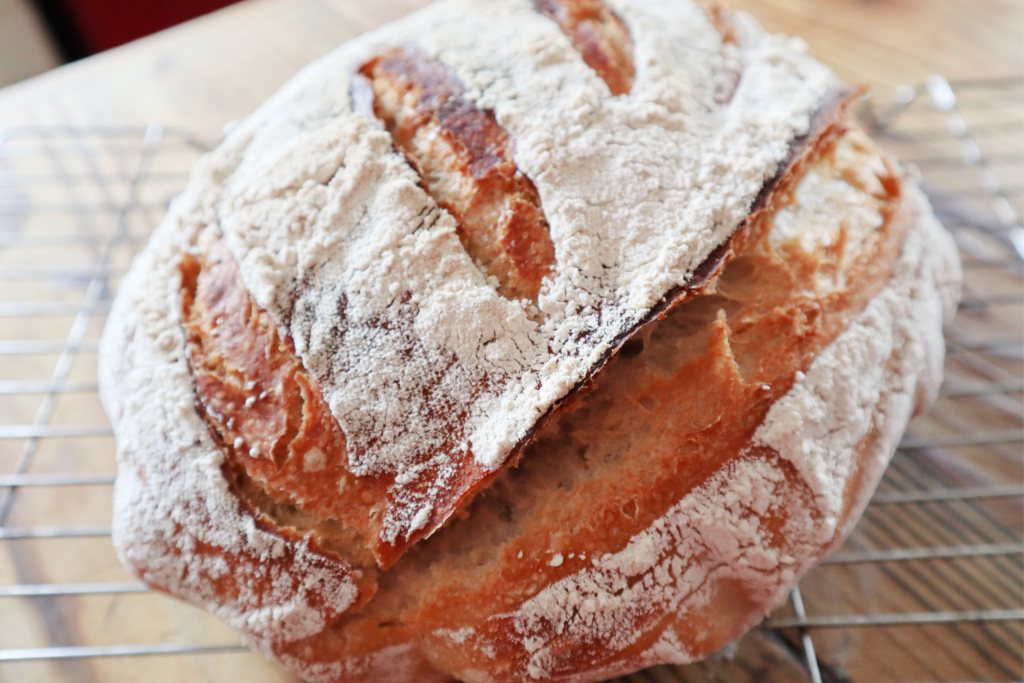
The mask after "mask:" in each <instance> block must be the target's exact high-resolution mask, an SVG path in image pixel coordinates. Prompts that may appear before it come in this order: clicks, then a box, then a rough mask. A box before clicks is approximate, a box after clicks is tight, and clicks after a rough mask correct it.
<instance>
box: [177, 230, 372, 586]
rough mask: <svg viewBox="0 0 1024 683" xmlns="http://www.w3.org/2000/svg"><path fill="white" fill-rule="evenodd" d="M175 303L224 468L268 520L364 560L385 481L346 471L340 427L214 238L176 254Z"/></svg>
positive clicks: (286, 341) (355, 559)
mask: <svg viewBox="0 0 1024 683" xmlns="http://www.w3.org/2000/svg"><path fill="white" fill-rule="evenodd" d="M182 285H183V286H182V293H181V310H182V321H183V322H184V327H185V332H186V337H187V341H188V362H189V368H190V369H191V371H192V378H193V381H194V383H195V386H196V395H197V396H198V398H199V406H198V407H199V409H200V414H201V415H202V416H203V417H204V419H205V420H206V422H207V424H208V425H209V426H210V431H211V432H212V433H213V434H214V435H215V437H216V438H217V439H218V441H220V442H221V443H222V444H223V446H224V449H225V452H226V456H227V457H226V458H225V469H226V472H225V474H226V476H227V478H228V480H229V481H231V482H232V483H233V485H234V488H235V489H236V492H237V493H238V494H239V495H240V496H241V497H242V498H243V500H245V501H246V502H247V503H248V505H249V506H250V507H251V508H253V509H255V510H257V511H259V512H260V513H261V514H262V515H264V516H266V517H267V518H269V520H271V521H274V522H276V523H277V524H276V525H277V526H278V527H289V528H293V529H300V530H308V531H315V532H316V535H317V536H318V537H319V539H320V540H321V542H322V543H323V544H324V545H325V547H328V548H330V549H333V550H334V551H336V552H337V553H338V554H339V555H341V556H342V557H343V558H345V560H346V561H347V562H350V563H352V564H355V565H356V566H362V567H366V566H373V564H374V557H373V555H372V554H371V552H370V549H369V547H368V540H369V539H373V538H375V537H376V536H377V534H378V533H379V518H380V506H379V505H377V504H376V501H378V500H380V499H381V498H382V497H383V495H384V491H385V486H386V484H385V482H382V481H379V480H376V479H374V478H370V477H356V476H354V475H353V474H352V473H351V472H349V470H348V460H347V458H346V455H345V454H346V440H345V435H344V433H343V432H342V430H341V427H340V426H339V425H338V423H337V421H336V420H335V419H334V416H333V415H331V412H330V409H329V408H328V406H327V404H326V402H325V401H324V399H323V397H322V396H321V394H320V389H319V387H318V386H317V384H316V381H315V380H314V379H313V378H312V377H310V376H309V373H308V372H307V371H306V370H305V368H304V367H303V366H302V362H301V361H300V360H299V358H298V356H297V355H296V354H295V347H294V345H293V343H292V341H291V339H290V338H289V337H288V336H287V335H286V334H282V333H281V332H280V331H279V330H278V329H277V325H276V323H275V322H274V321H273V319H272V318H271V317H270V316H269V315H268V314H267V313H266V312H265V311H263V310H261V309H260V308H259V307H258V306H256V304H255V303H254V302H253V301H252V300H251V297H250V295H249V292H248V291H247V290H246V289H245V286H244V285H242V283H241V278H240V276H239V272H238V264H237V263H235V260H234V258H233V257H232V256H231V254H230V252H228V250H227V248H226V247H225V246H224V245H223V244H222V243H220V242H214V243H213V244H211V245H209V246H208V248H207V249H206V251H205V253H204V255H203V257H202V258H197V257H195V256H192V255H190V254H185V255H184V257H183V260H182Z"/></svg>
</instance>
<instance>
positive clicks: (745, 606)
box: [273, 107, 916, 681]
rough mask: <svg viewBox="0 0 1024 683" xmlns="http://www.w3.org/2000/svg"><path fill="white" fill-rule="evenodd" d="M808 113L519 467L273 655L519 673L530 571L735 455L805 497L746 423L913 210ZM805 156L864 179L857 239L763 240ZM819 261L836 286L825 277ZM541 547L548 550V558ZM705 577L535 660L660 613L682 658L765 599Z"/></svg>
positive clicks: (725, 635)
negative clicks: (864, 212) (738, 215)
mask: <svg viewBox="0 0 1024 683" xmlns="http://www.w3.org/2000/svg"><path fill="white" fill-rule="evenodd" d="M818 123H819V125H818V128H817V129H816V133H815V135H814V136H813V137H812V139H809V140H805V141H804V142H803V143H802V144H798V145H796V146H795V148H794V154H793V158H792V160H791V162H790V164H789V166H788V167H787V170H786V172H785V173H783V174H780V176H779V177H777V178H776V179H774V180H773V181H772V182H771V183H770V184H769V185H768V186H767V187H766V192H765V194H764V195H763V197H762V198H761V200H760V201H759V202H758V205H757V208H756V209H755V211H754V213H752V215H751V218H750V219H749V221H748V222H747V223H746V224H745V225H744V227H743V228H742V230H741V231H740V232H739V233H738V234H737V235H735V236H734V237H733V239H732V240H731V241H730V243H729V244H728V246H727V247H726V248H725V249H724V250H723V252H722V253H720V254H719V255H718V257H717V258H714V259H709V272H708V273H707V274H706V277H707V278H708V285H709V287H708V288H707V289H702V290H700V291H695V292H692V293H691V294H690V296H685V297H681V298H680V299H679V302H681V303H678V305H676V306H675V307H674V308H672V309H671V310H665V311H663V312H662V313H661V316H660V319H659V320H658V321H656V322H654V323H652V324H650V325H648V326H647V327H645V328H644V329H643V330H642V332H641V333H640V334H639V335H637V336H636V337H634V338H632V339H631V340H629V341H628V342H626V343H625V344H624V345H623V346H622V347H621V348H620V351H619V353H618V354H617V356H616V357H615V359H614V361H613V362H612V363H611V364H610V365H609V367H608V368H606V370H605V371H604V372H603V373H602V374H601V375H599V376H598V378H597V380H596V381H595V382H594V383H593V384H592V385H591V386H590V387H588V389H589V391H588V392H587V393H585V394H584V393H581V394H578V395H577V396H576V398H575V399H574V400H573V401H572V402H570V403H568V404H566V406H564V408H563V410H562V411H561V412H560V413H559V414H558V415H557V416H555V417H554V418H553V419H551V420H549V421H548V422H547V423H546V424H545V425H544V427H543V428H542V429H541V430H540V431H539V433H538V434H537V435H536V439H535V441H534V442H533V443H532V444H531V445H530V446H528V448H527V449H526V451H525V453H524V455H523V457H522V460H521V461H520V463H519V464H518V466H517V467H516V468H514V469H511V470H508V471H506V472H505V473H504V474H503V475H502V477H501V478H499V479H498V480H497V481H496V482H495V483H494V484H493V485H492V486H491V487H490V489H489V491H488V493H486V494H485V495H484V496H482V497H481V499H479V500H477V501H475V502H474V503H473V504H472V505H471V506H470V508H469V509H468V510H467V514H466V515H465V517H464V518H462V519H460V520H458V521H455V522H453V523H451V524H449V525H448V526H447V527H446V528H445V529H442V530H441V531H440V532H439V533H438V534H437V535H436V536H435V537H434V538H431V539H430V540H428V541H425V542H424V543H422V544H421V545H420V546H419V547H417V548H416V549H415V550H414V551H413V552H411V553H410V555H409V556H408V557H406V558H404V559H403V560H402V562H400V563H398V564H396V565H395V566H394V567H393V568H392V569H391V571H390V572H388V573H387V574H386V575H383V576H382V577H381V583H380V586H379V592H378V595H377V596H375V598H374V599H373V600H372V601H370V602H369V603H368V604H367V605H366V606H365V608H364V609H363V611H362V612H361V613H359V614H349V615H346V616H343V617H342V618H341V619H340V620H339V621H338V622H337V623H336V624H335V625H334V627H332V628H331V629H328V630H326V631H324V632H323V633H321V634H319V635H317V636H315V637H313V638H311V639H308V640H306V641H302V642H301V643H295V644H293V645H288V646H281V647H279V648H273V652H274V654H275V655H276V656H278V657H282V658H286V659H288V658H295V660H293V661H304V662H306V663H307V664H312V663H315V662H319V663H321V664H323V665H327V664H329V663H330V662H337V661H346V660H348V661H353V660H356V659H358V658H359V656H360V655H361V654H363V653H366V652H372V651H379V650H381V649H383V648H385V647H398V646H401V647H411V648H413V649H412V651H411V652H410V653H409V654H408V655H407V660H406V661H407V663H408V664H409V666H410V667H413V668H418V670H421V671H424V672H427V671H433V672H440V671H459V672H471V671H474V670H477V671H482V670H486V671H487V676H488V680H496V681H514V680H519V679H520V678H521V677H522V675H523V673H522V672H523V671H525V670H526V666H527V662H526V659H525V657H526V653H525V652H524V650H523V648H522V646H521V644H519V643H518V638H519V636H518V635H516V634H517V631H516V626H515V624H514V623H513V622H514V620H513V619H512V618H511V617H509V616H508V615H509V614H512V613H514V612H515V611H516V609H517V608H518V607H519V606H521V605H522V604H523V603H524V602H525V601H527V600H529V599H530V598H532V597H533V596H535V595H536V594H537V592H538V591H540V590H541V589H543V588H544V587H546V586H550V585H552V584H553V583H555V582H557V581H559V580H561V579H563V578H566V577H569V576H572V575H574V574H575V573H577V572H581V571H585V570H586V569H588V567H589V566H590V564H591V562H592V561H593V559H594V558H599V557H601V556H603V555H605V554H607V553H618V552H620V551H622V550H623V548H624V547H626V545H627V544H628V543H629V542H630V540H631V539H633V538H635V537H636V536H637V534H639V533H641V532H642V531H643V530H644V529H648V528H650V527H651V525H652V524H654V523H655V522H656V521H657V520H659V519H660V518H662V517H663V516H664V515H665V514H666V512H667V511H668V510H669V509H670V508H671V507H672V506H673V505H674V504H675V503H676V502H677V501H679V500H680V498H681V497H682V496H684V495H686V493H687V492H689V491H694V490H696V489H697V488H698V487H700V486H702V485H706V484H707V483H708V482H709V481H711V480H712V479H714V478H715V477H716V476H719V475H720V474H721V472H722V471H724V470H725V469H726V468H727V467H728V466H729V465H730V463H732V462H734V461H735V460H736V459H737V456H738V454H740V453H743V454H745V455H744V457H747V458H753V459H758V460H760V461H762V462H764V463H770V464H771V466H772V467H774V468H776V469H778V470H781V471H783V472H785V473H786V474H785V483H784V484H782V486H783V487H784V489H785V495H786V496H788V497H789V499H790V500H791V501H792V503H793V508H794V509H813V508H814V505H813V502H812V501H813V494H812V493H811V491H810V490H809V489H808V488H807V486H806V485H805V484H804V483H803V481H802V479H801V476H800V474H799V473H798V472H796V471H795V469H794V468H793V466H792V465H791V464H790V463H788V462H786V461H784V460H782V459H781V458H780V457H779V456H778V454H777V453H775V452H774V451H772V450H771V449H769V448H766V447H763V446H758V445H755V444H754V443H753V435H754V431H755V430H756V429H757V427H758V425H760V424H761V423H762V422H763V420H764V418H765V416H766V414H767V412H768V410H769V409H770V408H771V406H772V404H773V403H774V402H775V401H776V400H778V399H779V398H781V397H782V396H784V395H785V394H786V393H787V392H788V391H789V390H790V388H791V386H792V385H793V382H794V376H795V374H796V373H797V372H798V371H800V370H806V369H807V368H808V366H809V365H810V363H811V362H812V361H813V359H814V358H815V357H816V356H817V354H818V353H820V352H821V350H822V349H824V348H825V347H827V346H828V345H829V344H830V343H832V341H833V340H834V339H835V338H836V336H837V335H838V334H839V333H840V332H842V330H843V329H844V328H845V327H846V325H847V324H848V323H849V321H850V320H851V319H852V318H853V317H854V316H856V315H857V314H858V313H859V312H860V311H861V310H862V309H863V308H864V306H865V305H866V303H867V302H868V301H869V300H870V299H871V298H872V297H873V296H875V295H876V294H877V293H878V292H879V291H880V290H881V289H882V288H883V287H884V286H885V284H886V282H887V281H888V280H889V277H890V275H891V272H892V267H893V264H894V262H895V259H896V257H897V255H898V253H899V251H900V248H901V245H902V243H903V240H904V237H905V235H906V232H907V231H908V230H909V229H910V228H911V226H912V225H914V222H915V220H916V215H915V209H914V207H913V205H912V200H911V199H910V197H909V196H908V194H907V193H906V192H905V190H904V187H903V184H902V181H901V179H900V177H899V174H898V173H897V172H896V171H895V170H894V169H892V168H891V167H889V166H887V165H882V166H880V167H879V166H878V164H877V163H876V164H875V167H876V168H875V171H874V172H873V173H869V174H868V177H865V174H864V172H863V169H864V168H869V167H870V166H871V162H872V160H875V161H876V162H877V161H878V160H880V159H881V158H880V157H877V152H876V150H875V149H874V147H873V146H872V145H870V143H865V142H864V141H863V140H866V138H864V139H863V140H862V139H861V136H860V134H859V133H857V132H852V133H851V132H850V127H851V123H850V121H849V119H848V118H847V117H846V116H845V115H844V114H843V113H842V108H841V107H840V108H838V109H834V110H832V111H831V112H829V113H828V115H826V116H823V117H820V118H819V120H818ZM839 147H841V148H842V150H841V154H837V148H839ZM810 171H814V172H815V173H817V174H818V175H819V176H820V177H822V178H823V179H826V180H827V179H833V178H836V179H843V180H844V181H846V182H849V183H850V184H851V185H852V186H854V187H856V188H857V189H858V190H860V191H862V192H865V193H867V194H870V195H871V196H872V197H873V201H874V202H875V206H876V208H877V209H878V211H879V214H880V215H881V217H882V225H881V226H879V227H878V228H877V229H875V230H872V231H870V232H869V233H867V234H866V235H859V236H858V241H857V243H856V244H853V243H852V241H850V240H849V239H848V238H849V235H848V234H847V233H848V228H845V227H844V228H842V229H841V230H840V239H838V240H837V241H835V242H833V243H831V244H825V245H818V246H816V247H814V248H809V249H808V248H805V247H801V246H800V244H798V243H790V242H785V243H782V244H773V242H772V240H771V239H770V236H771V233H772V229H773V226H774V223H775V219H776V216H777V215H778V213H779V211H781V210H782V209H784V208H787V207H790V206H792V205H794V203H795V202H796V189H797V187H798V185H799V184H800V182H801V180H802V179H803V178H804V177H805V176H806V175H807V173H808V172H810ZM840 276H841V277H840ZM822 278H825V280H827V281H829V282H838V281H840V280H841V281H842V282H844V283H845V285H843V286H839V287H825V286H822V285H821V282H822ZM876 450H877V449H876V446H875V444H874V442H873V441H872V440H871V439H870V438H869V439H865V442H864V443H863V444H862V445H861V446H860V447H858V450H857V452H858V456H857V457H858V459H859V460H861V461H863V460H865V459H869V458H873V457H876V456H875V451H876ZM873 485H874V482H873V481H872V480H871V477H870V476H860V477H856V478H854V479H853V480H852V481H851V483H850V486H849V489H848V491H847V497H848V498H849V500H851V501H853V500H856V499H858V498H859V497H863V495H862V491H861V490H862V489H866V488H867V487H871V486H873ZM570 490H571V495H567V492H568V491H570ZM847 514H848V511H847ZM790 520H791V517H790V510H789V509H788V508H787V507H786V506H781V507H778V508H775V509H773V511H771V512H769V513H766V514H764V515H763V516H762V517H761V521H760V523H761V525H762V529H763V530H764V531H765V532H766V534H767V536H768V537H776V538H777V540H776V541H775V543H776V545H777V547H778V548H780V549H783V550H784V549H785V548H786V540H785V538H784V535H783V534H782V530H783V528H784V527H785V525H786V524H787V523H789V522H790ZM824 550H825V548H824V547H822V548H821V549H820V551H819V552H823V551H824ZM552 553H559V555H560V557H561V558H564V561H562V562H560V563H559V564H557V565H553V563H552V562H551V558H552ZM712 585H713V589H712V595H711V598H710V600H709V601H708V603H707V605H705V606H703V607H701V606H695V607H693V608H692V609H690V610H689V611H688V613H687V614H686V616H685V617H679V616H677V615H675V614H674V613H670V612H664V611H657V610H655V611H653V612H650V613H643V612H638V613H637V617H636V621H635V622H634V623H630V624H623V625H622V628H624V629H629V630H631V631H633V630H635V632H636V633H639V634H641V635H640V636H639V637H638V638H637V639H636V641H635V642H634V643H633V644H632V645H630V646H629V647H627V648H624V649H621V650H618V651H612V650H609V649H606V648H602V647H596V648H594V647H590V646H581V645H580V643H578V642H575V641H574V640H573V637H572V636H571V635H569V634H564V635H561V636H559V635H553V636H552V639H551V640H550V641H548V646H549V647H550V648H552V649H553V650H554V651H555V652H559V651H560V652H561V654H559V655H556V656H555V659H556V660H557V666H556V668H555V669H554V670H551V671H549V672H548V673H549V674H551V677H552V679H553V680H567V681H568V680H577V676H576V674H575V673H574V672H578V671H581V670H588V671H593V670H602V669H603V670H605V671H606V672H608V675H611V674H612V673H615V672H624V671H628V670H631V669H632V668H633V667H635V665H636V664H635V663H636V662H638V661H642V657H643V653H644V652H645V651H647V650H648V649H649V648H651V647H653V646H654V641H655V640H656V639H657V638H659V637H660V635H661V634H663V633H664V632H665V629H670V630H671V631H672V632H673V633H674V634H675V635H676V637H678V639H679V640H680V641H681V642H684V643H686V644H687V647H688V648H689V651H690V652H691V653H692V654H693V656H695V657H699V656H703V655H704V654H707V653H709V652H711V651H713V650H715V649H717V648H719V647H721V645H722V644H723V643H725V642H728V641H729V640H731V639H733V638H735V637H737V636H738V635H739V634H741V633H742V632H743V631H745V630H746V629H748V628H749V627H750V626H751V625H752V623H753V621H756V619H758V618H760V614H761V613H763V609H764V604H763V601H764V599H765V598H764V596H759V595H754V594H751V593H749V587H748V586H745V585H744V584H743V582H741V581H735V580H732V579H728V578H721V579H715V580H714V582H713V583H712ZM503 615H504V616H503ZM466 629H472V630H473V637H474V638H476V639H478V640H477V642H482V643H487V647H488V648H489V649H487V650H486V654H483V653H481V652H480V651H476V650H474V649H473V648H472V647H467V646H465V645H464V644H459V643H458V642H456V641H453V640H452V639H451V638H450V637H448V636H445V635H443V634H452V633H456V634H458V633H466V632H467V631H466ZM366 675H368V676H370V677H371V678H372V677H373V675H377V676H380V675H385V672H384V671H383V670H377V671H371V672H370V673H369V674H364V676H366ZM423 675H424V676H425V675H426V674H425V673H424V674H423ZM464 675H465V674H464ZM339 680H348V679H346V678H344V677H342V678H340V679H339ZM410 680H412V679H410ZM588 680H589V679H588Z"/></svg>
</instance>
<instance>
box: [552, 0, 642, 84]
mask: <svg viewBox="0 0 1024 683" xmlns="http://www.w3.org/2000/svg"><path fill="white" fill-rule="evenodd" d="M533 6H534V7H536V8H537V11H538V12H540V13H541V14H543V15H544V16H546V17H548V18H549V19H551V20H553V21H554V22H555V23H557V24H558V27H559V28H561V29H562V32H563V33H565V34H566V35H567V36H569V39H570V40H571V41H572V44H573V45H574V46H575V47H576V49H577V50H579V51H580V55H581V56H582V57H583V61H584V62H586V63H587V66H589V67H590V68H591V69H593V70H594V71H595V72H596V73H597V75H598V76H600V77H601V80H603V81H604V82H605V83H607V84H608V89H609V90H611V91H612V95H625V94H627V93H629V91H630V89H631V88H632V87H633V79H634V78H635V77H636V70H635V69H634V67H633V41H632V39H631V38H630V37H629V29H628V28H626V25H625V24H624V23H622V19H621V18H620V17H619V15H617V14H616V13H615V12H614V11H612V10H611V9H609V7H608V6H607V5H605V4H604V3H603V2H601V1H600V0H533Z"/></svg>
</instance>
